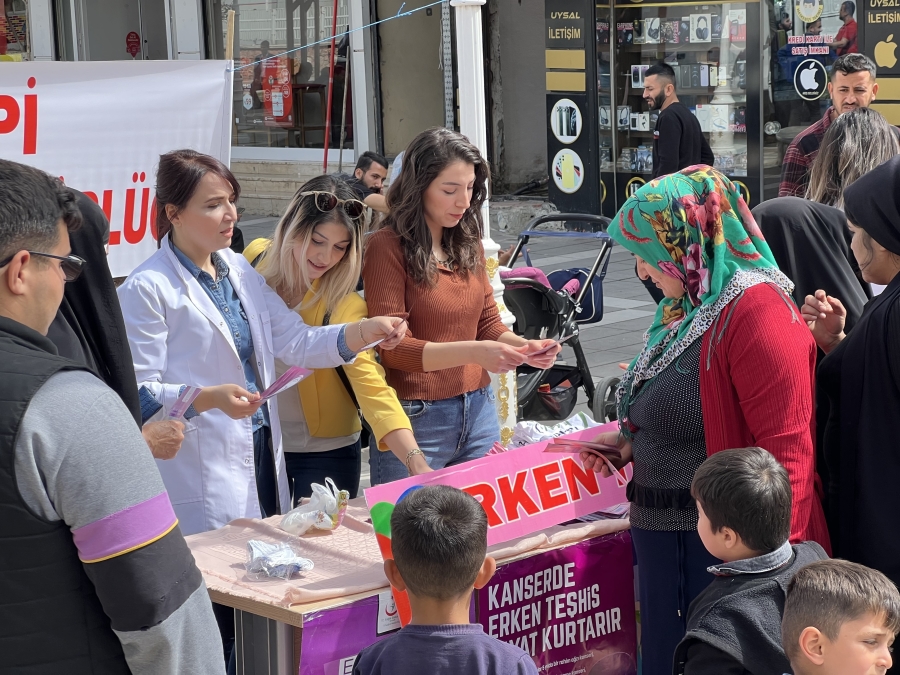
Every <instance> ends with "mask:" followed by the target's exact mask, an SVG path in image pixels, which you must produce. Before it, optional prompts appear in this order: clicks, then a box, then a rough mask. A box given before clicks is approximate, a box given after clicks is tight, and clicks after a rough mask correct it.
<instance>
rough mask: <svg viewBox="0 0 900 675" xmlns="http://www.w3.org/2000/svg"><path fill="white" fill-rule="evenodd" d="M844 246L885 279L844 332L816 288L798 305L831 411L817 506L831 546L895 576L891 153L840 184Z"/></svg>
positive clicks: (895, 259)
mask: <svg viewBox="0 0 900 675" xmlns="http://www.w3.org/2000/svg"><path fill="white" fill-rule="evenodd" d="M844 208H845V211H846V213H847V219H848V220H849V225H850V230H851V232H852V234H853V240H852V242H851V248H852V250H853V253H854V255H855V256H856V259H857V260H858V261H859V268H860V271H861V272H862V276H863V279H864V280H865V281H867V282H869V283H874V284H883V285H886V286H887V288H886V289H885V291H884V292H883V293H882V294H881V295H879V296H878V297H876V298H873V299H872V300H870V301H869V303H868V304H867V305H866V307H865V310H864V311H863V315H862V317H861V318H860V320H859V322H858V323H857V324H856V326H855V328H854V329H853V331H852V332H851V333H850V334H849V335H847V334H845V332H844V325H845V319H846V314H847V312H846V309H845V307H844V305H843V303H842V302H841V301H840V300H838V299H837V298H835V297H834V296H830V295H828V294H827V293H826V292H825V291H824V290H822V289H819V290H817V291H816V293H815V294H814V295H809V296H807V297H806V299H805V304H804V305H803V308H802V312H803V317H804V319H805V320H806V322H807V324H808V325H809V327H810V330H811V331H812V333H813V336H814V337H815V339H816V343H817V344H818V345H819V347H821V349H822V350H823V351H824V352H825V353H826V354H827V356H826V357H825V359H823V360H822V362H821V364H820V366H819V384H820V392H821V393H822V394H823V395H825V396H827V397H828V400H829V405H830V411H831V414H830V416H829V418H828V422H827V424H826V428H825V430H824V434H823V436H824V441H823V445H824V447H823V452H824V457H825V461H826V463H827V464H828V475H829V476H830V479H829V480H828V482H827V484H826V497H827V502H826V509H827V515H828V519H829V527H830V530H831V537H832V543H833V545H834V553H835V555H837V556H839V557H841V558H846V559H848V560H852V561H854V562H858V563H862V564H863V565H867V566H869V567H873V568H875V569H877V570H880V571H882V572H884V573H885V574H886V575H887V576H888V577H889V578H890V579H891V580H892V581H893V582H894V583H895V584H896V583H898V582H900V536H898V535H900V531H898V530H900V526H898V521H897V513H898V512H900V453H898V452H897V447H898V445H900V439H898V426H897V419H898V418H900V157H895V158H894V159H891V160H888V161H887V162H885V163H884V164H882V165H881V166H879V167H877V168H876V169H874V170H873V171H871V172H870V173H868V174H866V175H865V176H863V177H862V178H860V179H859V180H858V181H856V182H855V183H853V185H851V186H850V187H848V188H847V189H846V190H845V191H844Z"/></svg>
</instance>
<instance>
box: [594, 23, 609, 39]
mask: <svg viewBox="0 0 900 675" xmlns="http://www.w3.org/2000/svg"><path fill="white" fill-rule="evenodd" d="M597 44H598V45H608V44H609V21H597Z"/></svg>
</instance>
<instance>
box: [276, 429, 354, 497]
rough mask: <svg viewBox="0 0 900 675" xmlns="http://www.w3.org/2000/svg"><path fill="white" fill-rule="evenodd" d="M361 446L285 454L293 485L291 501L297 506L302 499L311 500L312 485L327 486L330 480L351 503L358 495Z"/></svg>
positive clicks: (351, 445) (290, 480)
mask: <svg viewBox="0 0 900 675" xmlns="http://www.w3.org/2000/svg"><path fill="white" fill-rule="evenodd" d="M360 457H361V453H360V442H359V440H357V441H356V443H352V444H350V445H345V446H344V447H343V448H337V449H336V450H328V451H326V452H286V453H284V464H285V467H286V469H287V475H288V481H289V482H290V484H291V501H292V502H293V503H294V504H296V503H297V502H298V501H299V500H300V499H301V498H302V497H310V496H312V489H311V488H310V484H311V483H319V484H320V485H324V484H325V479H326V478H330V479H331V480H333V481H334V484H335V485H337V486H338V489H339V490H346V491H347V492H349V493H350V499H353V498H354V497H356V495H357V494H358V493H359V474H360Z"/></svg>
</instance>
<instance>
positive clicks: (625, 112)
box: [616, 105, 631, 130]
mask: <svg viewBox="0 0 900 675" xmlns="http://www.w3.org/2000/svg"><path fill="white" fill-rule="evenodd" d="M630 122H631V106H630V105H620V106H618V107H617V108H616V126H618V128H619V129H623V130H624V129H628V128H629V127H630Z"/></svg>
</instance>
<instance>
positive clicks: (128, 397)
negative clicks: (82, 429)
mask: <svg viewBox="0 0 900 675" xmlns="http://www.w3.org/2000/svg"><path fill="white" fill-rule="evenodd" d="M72 191H73V192H74V193H75V195H76V197H77V199H78V208H79V209H80V210H81V214H82V216H84V222H83V224H82V226H81V228H79V229H78V230H77V231H75V232H73V233H71V234H70V235H69V240H70V243H71V246H72V253H73V254H74V255H77V256H80V257H82V258H84V259H85V260H86V261H87V262H86V264H85V265H84V268H83V269H82V272H81V276H80V277H78V279H76V280H75V281H73V282H70V283H67V284H66V290H65V295H64V296H63V301H62V304H61V305H60V306H59V311H58V312H57V313H56V318H55V319H54V320H53V324H52V325H51V326H50V331H49V333H48V334H47V337H48V338H50V340H51V341H52V342H53V344H55V345H56V348H57V349H58V350H59V355H60V356H64V357H66V358H67V359H71V360H72V361H76V362H77V363H81V364H83V365H85V366H87V367H89V368H90V369H91V370H93V371H94V372H95V373H96V374H97V375H99V376H100V379H102V380H103V381H104V382H106V384H107V385H108V386H109V388H110V389H112V390H113V391H115V392H116V393H117V394H118V395H119V396H120V397H121V398H122V401H123V402H124V403H125V406H126V407H127V408H128V411H129V412H130V413H131V414H132V416H133V417H134V419H135V421H136V422H137V424H138V426H140V425H141V405H140V399H139V398H138V387H137V380H136V379H135V376H134V364H133V362H132V360H131V349H130V348H129V346H128V336H127V334H126V333H125V322H124V320H123V319H122V309H121V308H120V307H119V298H118V296H117V295H116V287H115V284H114V283H113V279H112V274H111V273H110V271H109V264H108V263H107V260H106V248H105V247H106V243H107V242H108V241H109V221H108V220H107V219H106V215H105V214H104V213H103V210H102V209H101V208H100V207H99V206H97V204H95V203H94V202H93V201H92V200H91V199H90V198H89V197H87V196H85V195H84V194H82V193H81V192H78V191H77V190H72Z"/></svg>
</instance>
